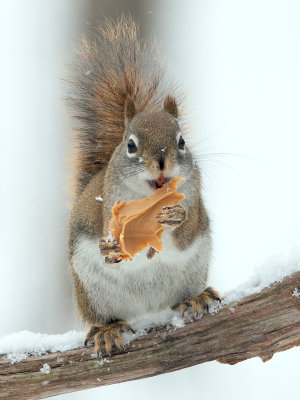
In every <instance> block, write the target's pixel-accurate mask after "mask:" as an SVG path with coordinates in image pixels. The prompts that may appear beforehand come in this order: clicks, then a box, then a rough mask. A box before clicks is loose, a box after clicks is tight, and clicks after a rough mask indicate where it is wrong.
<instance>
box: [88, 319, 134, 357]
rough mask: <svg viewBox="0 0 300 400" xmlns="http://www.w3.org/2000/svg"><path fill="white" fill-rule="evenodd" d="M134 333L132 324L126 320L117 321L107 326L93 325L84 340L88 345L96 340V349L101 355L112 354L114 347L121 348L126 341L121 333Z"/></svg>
mask: <svg viewBox="0 0 300 400" xmlns="http://www.w3.org/2000/svg"><path fill="white" fill-rule="evenodd" d="M123 332H131V333H134V331H133V329H132V328H131V326H130V325H129V324H128V323H127V322H125V321H116V322H112V323H111V324H108V325H105V326H99V327H98V326H91V327H90V329H89V331H88V333H87V335H86V339H85V341H84V345H85V346H87V345H88V343H89V342H94V345H95V351H96V353H97V354H98V355H99V354H100V353H101V354H102V355H103V354H110V353H111V350H112V349H113V348H117V349H121V348H123V347H124V342H123V339H122V337H121V333H123Z"/></svg>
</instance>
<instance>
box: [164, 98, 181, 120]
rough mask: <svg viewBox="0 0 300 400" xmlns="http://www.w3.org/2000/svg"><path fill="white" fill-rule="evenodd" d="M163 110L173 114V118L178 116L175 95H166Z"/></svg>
mask: <svg viewBox="0 0 300 400" xmlns="http://www.w3.org/2000/svg"><path fill="white" fill-rule="evenodd" d="M164 110H165V111H167V112H168V113H169V114H171V115H173V117H174V118H178V107H177V102H176V100H175V97H172V96H170V95H169V94H168V95H167V97H166V98H165V101H164Z"/></svg>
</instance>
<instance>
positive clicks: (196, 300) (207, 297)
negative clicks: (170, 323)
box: [173, 287, 221, 315]
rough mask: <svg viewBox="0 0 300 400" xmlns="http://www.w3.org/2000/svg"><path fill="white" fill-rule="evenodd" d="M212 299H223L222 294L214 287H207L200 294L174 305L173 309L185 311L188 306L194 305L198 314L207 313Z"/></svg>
mask: <svg viewBox="0 0 300 400" xmlns="http://www.w3.org/2000/svg"><path fill="white" fill-rule="evenodd" d="M212 300H217V301H221V298H220V295H219V293H218V292H217V291H216V290H214V289H213V288H212V287H207V288H206V289H205V290H204V291H203V292H202V293H201V294H199V295H198V296H193V297H190V298H189V299H187V300H185V301H183V302H182V303H180V304H177V305H176V306H174V307H173V310H175V311H180V312H181V313H184V312H185V310H186V309H187V308H188V307H192V308H193V312H194V313H195V314H197V315H198V314H200V313H207V312H208V309H209V305H210V303H211V302H212Z"/></svg>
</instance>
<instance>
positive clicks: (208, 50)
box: [0, 0, 300, 400]
mask: <svg viewBox="0 0 300 400" xmlns="http://www.w3.org/2000/svg"><path fill="white" fill-rule="evenodd" d="M104 3H105V2H104ZM145 4H146V5H145ZM148 4H149V6H148ZM0 16H1V17H0V18H1V24H0V33H1V35H0V37H1V62H0V71H1V74H0V77H1V78H0V79H1V119H0V132H1V137H0V166H1V167H0V174H1V181H0V196H1V197H0V212H1V224H0V239H1V240H0V243H1V249H0V250H1V251H0V282H1V291H0V308H1V314H0V315H1V326H0V335H3V334H7V333H10V332H13V331H18V330H23V329H29V330H33V331H40V332H47V333H63V332H65V331H66V330H69V329H74V328H76V329H81V326H80V324H79V322H78V321H76V318H75V316H74V313H73V310H72V300H71V285H70V282H69V275H68V269H67V257H66V250H65V244H66V232H67V221H68V207H67V206H68V199H69V195H68V193H67V187H68V185H69V177H68V172H67V160H66V155H67V141H66V136H67V131H68V121H67V118H66V113H65V108H64V105H63V103H62V101H61V96H62V93H63V90H62V88H61V87H62V83H61V82H60V80H59V78H60V77H61V76H63V74H64V63H65V62H66V61H67V60H68V59H69V57H70V54H71V50H72V46H73V45H74V44H75V43H76V41H77V39H78V35H79V32H80V31H82V30H83V29H84V28H85V27H86V24H87V23H88V17H87V7H86V3H85V2H84V1H83V0H81V1H80V0H52V1H43V2H41V1H38V0H36V1H34V0H27V1H26V2H22V1H15V2H11V1H8V0H7V1H5V0H2V1H1V2H0ZM142 18H143V20H146V21H147V23H148V25H149V26H150V28H151V31H152V32H153V33H154V34H155V36H157V37H158V38H159V40H160V42H161V46H162V52H163V54H165V55H167V57H168V59H169V69H170V70H171V72H172V73H173V75H174V76H175V78H176V79H177V80H179V81H181V82H182V86H183V88H184V89H186V91H187V93H188V100H189V109H190V113H189V119H190V120H191V125H192V127H193V129H192V132H193V139H194V141H196V142H197V143H198V151H199V153H200V154H202V157H203V176H204V195H205V199H206V204H207V207H208V209H209V211H210V215H211V219H212V226H213V232H214V248H215V251H214V262H213V266H212V272H211V278H210V281H211V284H213V285H214V286H215V287H216V288H217V289H218V290H220V291H221V292H224V291H226V290H229V289H231V288H233V287H235V286H237V285H238V284H240V283H242V282H243V281H245V280H247V278H248V276H249V275H251V274H252V272H253V270H254V267H255V266H257V265H260V264H262V263H264V262H265V260H266V259H268V257H269V256H272V255H274V254H287V253H289V252H290V251H291V250H292V249H293V247H294V246H295V245H297V244H298V243H299V239H300V213H299V204H300V188H299V177H298V175H299V171H300V158H299V148H300V139H299V135H300V117H299V115H300V114H299V109H300V74H299V71H300V2H299V1H296V0H294V1H292V0H281V1H276V0H272V1H271V0H269V1H267V0H260V1H257V0H255V1H254V0H252V1H250V0H249V1H248V0H245V1H238V0H236V1H234V0H226V1H217V0H215V1H211V0H206V1H201V0H198V1H196V0H187V1H186V2H182V1H179V0H176V1H174V0H173V1H172V0H164V1H158V0H156V1H154V2H150V1H148V2H144V14H143V15H142ZM208 153H214V154H215V153H226V155H223V156H220V155H217V154H215V155H214V154H210V155H208ZM203 154H206V155H205V156H204V155H203ZM299 364H300V362H299V349H292V350H289V351H287V352H285V353H282V354H276V355H275V356H274V358H273V359H272V360H271V361H269V362H268V363H266V364H263V363H262V362H261V360H260V359H252V360H249V361H246V362H243V363H241V364H238V365H236V366H233V367H232V366H226V365H220V364H218V363H216V362H212V363H208V364H204V365H200V366H197V367H193V368H189V369H186V370H183V371H178V372H175V373H172V374H167V375H163V376H160V377H155V378H151V379H146V380H142V381H136V382H129V383H124V384H120V385H115V386H110V387H103V388H99V389H92V390H89V391H86V392H77V393H74V394H68V395H62V396H59V397H57V398H58V399H62V400H67V399H86V398H88V399H98V398H99V397H101V396H102V397H105V396H107V397H109V398H110V399H117V398H119V397H120V396H122V397H123V398H124V399H130V400H135V399H140V398H143V399H146V400H147V399H150V398H151V399H152V398H153V397H155V398H156V399H159V400H160V399H166V398H167V399H169V398H170V399H174V400H177V399H178V400H179V399H182V398H185V397H187V396H189V395H190V396H197V397H200V396H206V397H207V396H210V397H212V396H222V398H223V399H225V400H226V399H240V398H243V399H246V400H247V399H252V398H254V397H256V398H258V399H260V398H264V399H285V398H287V397H288V396H291V397H293V398H294V399H298V398H300V396H299V391H298V386H299V367H300V365H299ZM297 396H299V397H297Z"/></svg>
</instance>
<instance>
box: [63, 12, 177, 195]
mask: <svg viewBox="0 0 300 400" xmlns="http://www.w3.org/2000/svg"><path fill="white" fill-rule="evenodd" d="M78 55H79V61H78V63H77V64H75V65H72V66H71V67H70V74H69V79H68V80H69V84H70V87H71V90H70V94H69V95H68V96H67V99H66V100H67V102H68V104H69V106H70V107H71V110H72V115H73V117H74V118H75V119H76V120H77V121H78V123H79V124H78V126H77V127H76V131H75V133H74V142H75V143H74V144H75V159H74V162H75V170H76V175H77V177H76V182H77V188H76V193H77V195H79V194H80V193H81V192H82V191H83V189H84V187H85V186H86V185H87V183H88V182H89V181H90V180H91V178H92V177H93V176H94V175H95V174H97V173H98V172H99V171H100V170H101V168H103V166H105V165H106V164H107V163H108V161H109V159H110V157H111V155H112V153H113V151H114V149H115V148H116V146H117V145H118V144H119V143H120V142H121V140H122V137H123V133H124V122H125V121H124V107H125V102H126V99H127V98H128V97H129V96H130V98H132V99H133V100H134V108H135V109H136V110H137V111H138V112H141V111H143V110H148V111H151V110H159V109H160V108H161V104H162V102H163V99H164V97H165V94H164V93H165V89H164V88H163V83H162V80H163V69H162V68H161V67H160V66H159V64H158V62H157V59H158V55H157V50H156V47H155V45H154V44H153V43H151V42H148V43H142V42H141V41H140V40H139V32H138V27H137V26H136V24H135V23H134V21H133V20H132V19H131V18H130V17H128V18H125V17H122V18H120V19H119V20H118V21H117V22H112V21H106V23H105V24H103V25H102V26H101V27H99V28H98V30H97V34H96V35H95V36H92V39H88V38H87V37H84V38H83V39H82V43H81V47H80V49H79V50H78ZM168 89H170V88H168ZM132 104H133V103H132ZM131 111H132V109H131Z"/></svg>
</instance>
